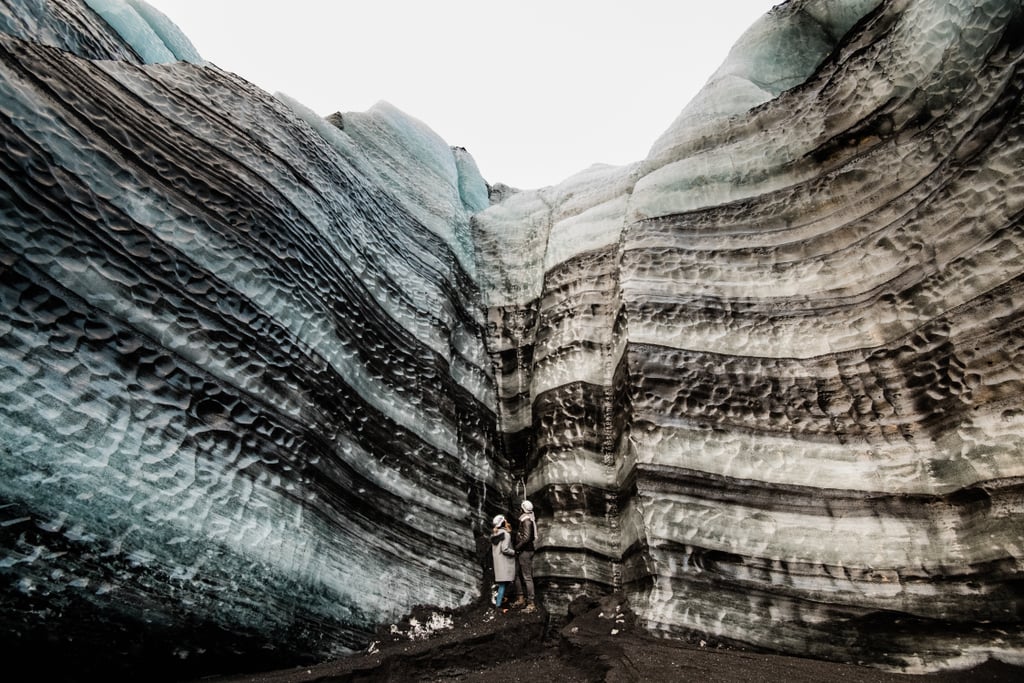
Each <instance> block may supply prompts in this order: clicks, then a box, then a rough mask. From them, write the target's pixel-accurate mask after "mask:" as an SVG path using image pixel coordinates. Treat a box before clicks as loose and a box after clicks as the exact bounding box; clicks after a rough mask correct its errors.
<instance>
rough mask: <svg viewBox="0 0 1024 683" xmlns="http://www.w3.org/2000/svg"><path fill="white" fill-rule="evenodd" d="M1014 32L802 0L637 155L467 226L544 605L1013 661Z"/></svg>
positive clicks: (1003, 14) (816, 652)
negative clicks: (589, 595) (529, 505)
mask: <svg viewBox="0 0 1024 683" xmlns="http://www.w3.org/2000/svg"><path fill="white" fill-rule="evenodd" d="M1021 13H1022V10H1021V5H1020V3H1018V2H1002V1H991V2H899V1H893V2H868V1H865V2H849V3H826V2H797V3H787V4H786V5H785V6H783V7H777V8H776V9H775V10H773V11H772V12H771V13H769V14H768V15H766V16H765V17H764V18H763V19H762V20H760V21H759V22H758V23H757V24H755V25H754V26H753V27H751V29H750V30H749V31H748V32H747V34H745V35H744V36H743V38H741V40H740V42H739V43H738V44H737V46H736V47H735V48H734V49H733V51H732V53H731V54H730V56H729V58H728V59H727V61H726V63H725V64H723V66H722V67H721V68H720V69H719V70H718V71H717V72H716V73H715V74H714V75H713V76H712V78H711V80H710V81H709V83H708V84H707V86H706V87H705V89H704V90H703V92H702V93H701V94H700V95H698V97H697V98H696V99H695V100H694V102H692V103H691V104H690V105H689V106H688V107H687V108H686V109H684V111H683V112H682V113H681V114H680V116H679V119H678V120H677V121H676V122H675V123H674V124H673V125H672V126H671V127H670V129H669V130H668V131H666V133H665V134H664V135H662V136H661V137H660V138H659V139H658V140H657V141H656V142H655V144H654V145H653V146H652V148H651V150H650V153H649V155H648V157H647V158H646V159H645V160H643V161H641V162H638V163H636V164H633V165H629V166H625V167H619V168H609V167H601V166H596V167H593V168H591V169H588V170H586V171H584V172H582V173H580V174H578V175H577V176H575V177H573V178H570V179H568V180H566V181H565V182H564V183H562V184H560V185H558V186H555V187H551V188H544V189H541V190H538V191H533V192H524V193H520V194H518V195H515V196H513V197H511V198H508V199H506V200H505V201H503V202H502V203H501V204H499V205H497V206H495V207H492V208H491V209H489V210H487V211H484V212H482V213H480V214H478V215H477V216H476V217H475V218H474V221H475V225H476V226H477V229H478V234H477V236H476V238H477V244H478V254H479V260H478V268H479V272H480V282H481V287H482V289H483V291H484V295H485V297H486V302H487V305H488V312H489V313H488V319H489V323H490V325H489V328H488V329H489V342H488V346H489V349H490V350H491V352H492V354H493V355H494V356H495V358H496V361H497V362H496V368H499V372H498V383H497V386H498V391H499V394H498V400H499V403H498V406H499V417H500V424H501V430H502V438H503V443H504V444H505V448H506V449H507V450H508V451H509V453H510V454H513V455H515V456H516V457H513V458H512V466H513V468H514V469H515V470H517V471H519V472H522V473H523V476H525V477H526V478H527V482H528V484H527V490H528V491H529V494H530V496H531V497H532V498H533V499H534V500H535V502H538V503H539V504H540V505H541V507H542V508H543V509H544V510H545V512H546V514H545V517H546V519H543V521H544V522H546V523H545V524H543V525H542V526H543V528H544V548H543V550H542V552H540V553H539V554H538V557H537V560H536V563H537V564H538V565H539V566H538V567H537V568H536V573H537V574H538V575H539V576H540V577H542V578H541V582H542V584H543V586H544V589H545V599H546V600H547V602H548V604H559V603H561V604H564V603H565V602H566V601H568V600H570V599H571V598H572V597H573V596H574V595H576V594H578V593H580V592H583V591H595V592H601V591H608V590H613V589H621V590H623V591H625V592H626V593H627V594H628V595H629V597H630V599H631V602H632V604H633V605H634V607H635V608H636V609H637V610H638V611H639V613H640V615H641V617H642V619H643V620H644V621H645V622H646V624H647V626H648V628H649V629H651V630H652V631H654V632H656V633H661V634H664V635H666V636H681V635H687V634H693V633H699V634H702V635H703V636H705V637H706V636H712V637H714V638H719V639H723V640H725V641H732V642H738V643H743V644H744V645H746V646H758V647H763V648H766V649H769V650H776V651H784V652H789V653H794V654H800V655H810V656H815V657H822V658H829V659H837V660H843V661H862V662H871V663H874V664H876V665H880V666H886V667H892V668H896V669H900V670H905V671H921V670H926V669H934V668H941V667H958V666H969V665H971V664H974V663H977V662H979V661H983V660H984V659H986V658H988V657H990V656H995V657H1000V658H1003V659H1007V660H1013V661H1019V660H1020V658H1021V653H1022V644H1024V639H1022V632H1021V614H1022V607H1024V604H1022V595H1021V591H1020V585H1021V584H1020V579H1021V578H1022V574H1021V572H1022V559H1021V551H1022V549H1024V533H1022V528H1024V527H1022V525H1021V521H1022V513H1024V510H1022V508H1021V505H1020V501H1021V493H1022V491H1024V489H1022V485H1024V484H1022V482H1024V479H1022V478H1021V477H1022V475H1024V457H1022V456H1024V453H1022V451H1021V445H1020V443H1021V442H1020V432H1021V428H1022V422H1021V419H1022V417H1024V412H1022V410H1021V400H1022V390H1024V385H1022V375H1021V371H1020V367H1021V366H1020V363H1021V355H1020V351H1019V339H1020V337H1021V332H1022V315H1021V312H1022V309H1021V302H1020V296H1019V291H1020V286H1021V282H1020V281H1021V276H1022V274H1024V269H1022V263H1024V261H1022V260H1021V245H1022V243H1024V242H1022V240H1024V237H1022V224H1021V216H1022V213H1021V210H1022V208H1024V192H1022V190H1024V187H1022V184H1021V183H1022V181H1021V177H1022V176H1021V172H1020V171H1021V163H1022V159H1024V148H1022V144H1024V138H1022V136H1021V133H1022V130H1024V128H1022V124H1024V118H1022V111H1021V85H1022V83H1024V80H1022V76H1024V71H1022V62H1021V59H1022V52H1021V50H1022V43H1024V24H1022V14H1021ZM509 244H511V245H512V247H511V248H509Z"/></svg>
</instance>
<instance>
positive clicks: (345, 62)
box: [149, 0, 782, 189]
mask: <svg viewBox="0 0 1024 683" xmlns="http://www.w3.org/2000/svg"><path fill="white" fill-rule="evenodd" d="M781 1H782V0H698V1H694V0H674V1H672V0H620V1H616V2H611V1H607V0H589V1H584V0H518V1H517V0H512V1H509V2H487V1H486V0H420V1H416V0H330V1H328V0H289V1H288V2H272V3H271V2H262V1H259V0H149V2H150V4H152V5H153V6H154V7H156V8H158V9H160V10H161V11H162V12H163V13H164V14H166V15H167V16H168V17H169V18H170V19H171V20H172V21H174V22H175V23H176V24H177V25H178V26H179V27H180V28H181V29H182V30H183V31H184V32H185V34H186V35H188V37H189V38H190V39H191V41H192V43H193V44H194V45H195V46H196V49H197V50H199V53H200V54H201V55H202V56H203V57H204V58H205V59H207V60H209V61H211V62H213V63H215V64H216V65H218V66H220V67H221V68H223V69H227V70H228V71H233V72H235V73H236V74H238V75H240V76H242V77H244V78H246V79H248V80H250V81H252V82H253V83H255V84H257V85H259V86H260V87H262V88H264V89H266V90H268V91H270V92H282V93H285V94H287V95H289V96H291V97H293V98H295V99H296V100H298V101H300V102H302V103H303V104H305V105H306V106H308V107H310V108H311V109H313V110H314V111H316V112H317V113H318V114H321V115H324V116H326V115H328V114H331V113H333V112H336V111H341V112H347V111H365V110H366V109H368V108H369V107H371V106H372V105H373V104H374V103H375V102H377V101H379V100H386V101H388V102H390V103H391V104H393V105H395V106H396V107H398V108H399V109H401V110H403V111H404V112H406V113H407V114H409V115H411V116H414V117H416V118H417V119H420V120H421V121H423V122H424V123H426V124H427V125H428V126H430V127H431V128H432V129H433V130H434V131H436V132H437V133H438V134H439V135H440V136H441V137H442V138H444V140H445V141H446V142H447V143H448V144H450V145H458V146H461V147H465V148H466V149H467V150H469V152H470V154H472V155H473V157H474V158H475V159H476V162H477V165H478V166H479V167H480V171H481V173H482V174H483V176H484V178H485V179H487V181H488V182H490V183H496V182H504V183H507V184H509V185H512V186H514V187H519V188H524V189H526V188H538V187H543V186H545V185H551V184H554V183H557V182H558V181H560V180H563V179H564V178H566V177H568V176H570V175H572V174H573V173H575V172H577V171H580V170H582V169H584V168H586V167H587V166H590V165H591V164H593V163H598V162H600V163H609V164H626V163H630V162H633V161H638V160H640V159H643V158H644V157H645V156H646V155H647V151H648V149H649V148H650V146H651V144H652V143H653V142H654V140H655V139H656V138H657V137H658V135H660V134H661V133H662V132H663V131H664V130H665V129H666V128H668V126H669V124H670V123H672V121H673V120H674V119H675V117H676V115H677V114H678V113H679V112H680V111H681V110H682V109H683V107H684V106H685V105H686V103H687V102H689V101H690V99H691V98H692V97H693V96H694V95H695V94H696V93H697V91H698V90H699V89H700V88H701V86H703V85H704V83H705V82H706V81H707V79H708V77H709V76H710V75H711V74H712V72H714V71H715V69H717V68H718V66H719V65H720V64H721V63H722V61H723V60H724V59H725V56H726V55H727V54H728V52H729V49H730V48H731V47H732V45H733V43H735V42H736V39H737V38H739V36H740V35H741V34H742V33H743V32H744V31H745V30H746V29H747V28H748V27H749V26H750V25H751V24H752V23H754V21H756V20H757V19H758V17H760V16H761V15H762V14H764V13H766V12H767V11H768V10H769V9H771V8H772V6H773V5H776V4H779V3H780V2H781Z"/></svg>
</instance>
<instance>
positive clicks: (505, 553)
mask: <svg viewBox="0 0 1024 683" xmlns="http://www.w3.org/2000/svg"><path fill="white" fill-rule="evenodd" d="M491 524H492V526H493V528H492V529H491V559H492V560H493V561H494V581H495V583H497V584H498V595H497V597H496V598H495V600H494V606H495V607H496V608H498V609H501V601H502V600H503V599H504V597H505V589H506V588H508V586H509V584H511V583H512V582H513V581H514V580H515V578H516V551H515V549H514V548H513V547H512V527H511V526H510V525H509V523H508V521H507V520H506V519H505V516H504V515H498V516H497V517H495V518H494V519H492V520H491Z"/></svg>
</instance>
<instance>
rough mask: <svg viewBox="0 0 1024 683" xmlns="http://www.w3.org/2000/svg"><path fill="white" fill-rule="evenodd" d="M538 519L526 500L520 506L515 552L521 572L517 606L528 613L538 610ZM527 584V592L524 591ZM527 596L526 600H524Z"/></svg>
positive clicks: (517, 581) (517, 580)
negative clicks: (535, 571)
mask: <svg viewBox="0 0 1024 683" xmlns="http://www.w3.org/2000/svg"><path fill="white" fill-rule="evenodd" d="M536 541H537V518H536V517H535V516H534V514H533V503H531V502H530V501H528V500H524V501H523V502H522V504H521V505H520V506H519V526H518V527H517V529H516V540H515V551H516V564H517V565H518V568H519V572H518V573H517V575H516V588H517V589H518V591H519V597H517V598H516V602H515V603H514V604H515V605H516V606H523V605H524V604H525V605H526V609H525V610H524V611H526V612H533V611H534V610H536V609H537V604H536V595H535V593H534V589H533V553H534V551H535V550H536V547H537V546H536ZM524 584H525V591H524ZM524 595H525V600H524V599H523V598H524Z"/></svg>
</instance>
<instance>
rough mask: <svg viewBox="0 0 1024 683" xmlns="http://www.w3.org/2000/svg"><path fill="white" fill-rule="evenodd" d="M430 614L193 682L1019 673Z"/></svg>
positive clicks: (569, 623) (624, 629) (612, 628)
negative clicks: (306, 662)
mask: <svg viewBox="0 0 1024 683" xmlns="http://www.w3.org/2000/svg"><path fill="white" fill-rule="evenodd" d="M435 612H436V611H435V610H431V609H420V610H416V611H414V613H413V614H412V615H409V616H408V617H406V619H405V620H403V622H402V623H401V624H398V625H396V627H397V628H396V629H395V632H394V633H392V632H391V631H390V630H389V631H384V630H382V631H381V632H380V633H379V634H378V635H379V640H378V641H376V642H375V643H374V644H373V645H372V646H371V648H370V649H369V650H368V651H367V652H366V653H362V654H357V655H353V656H351V657H346V658H344V659H339V660H335V661H330V662H324V663H322V664H318V665H316V666H304V667H298V668H295V669H287V670H282V671H273V672H266V673H253V674H244V675H236V676H228V677H219V678H204V679H202V681H203V683H242V682H243V681H244V682H248V683H300V682H302V683H308V682H311V681H316V682H321V683H324V682H328V681H330V682H332V683H333V682H341V681H346V682H347V681H464V682H478V683H485V682H486V683H513V682H523V683H526V682H530V683H576V682H584V681H586V682H590V681H607V682H609V683H619V682H625V681H702V682H703V681H708V682H720V683H739V682H744V683H748V682H754V681H757V682H762V681H784V682H785V683H811V682H814V683H819V682H822V681H836V680H838V681H851V682H852V681H858V682H864V683H982V682H985V683H996V682H1002V681H1014V682H1015V683H1018V682H1020V681H1024V668H1021V667H1016V666H1010V665H1007V664H1002V663H998V662H988V663H986V664H983V665H981V666H979V667H976V668H974V669H970V670H966V671H949V672H944V673H941V674H928V675H920V676H912V675H902V674H892V673H887V672H885V671H880V670H878V669H872V668H867V667H860V666H853V665H848V664H836V663H830V662H822V661H818V660H813V659H803V658H800V657H784V656H779V655H771V654H763V653H755V652H749V651H745V650H740V649H734V648H727V647H721V646H714V645H712V644H709V643H704V644H703V646H702V645H701V643H700V642H698V643H687V642H681V641H667V640H661V639H657V638H653V637H651V636H650V635H648V634H646V633H644V632H643V631H642V630H641V629H639V628H637V627H636V625H635V623H634V618H633V615H632V613H631V612H630V611H629V609H628V607H627V606H626V605H625V604H624V603H623V602H622V601H621V600H620V599H619V598H617V597H616V596H609V597H607V598H602V599H600V600H590V601H587V600H580V601H577V602H576V603H574V604H573V606H572V607H571V608H570V613H569V615H568V617H566V618H563V619H559V620H555V619H552V618H550V617H549V615H547V614H546V613H545V612H543V611H538V612H534V613H532V614H531V613H526V612H524V611H522V610H518V609H510V610H508V611H507V612H504V613H502V612H497V611H495V610H494V609H493V608H492V607H489V606H486V605H473V606H470V607H467V608H463V609H461V610H457V611H455V612H449V613H447V614H446V615H445V616H446V617H451V620H452V621H451V627H450V628H446V629H443V630H439V631H436V632H434V633H433V634H431V635H429V636H428V637H422V638H411V637H410V633H413V632H414V631H415V628H414V625H415V624H421V625H422V624H426V623H427V622H428V621H429V620H430V618H431V615H432V614H434V613H435Z"/></svg>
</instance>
